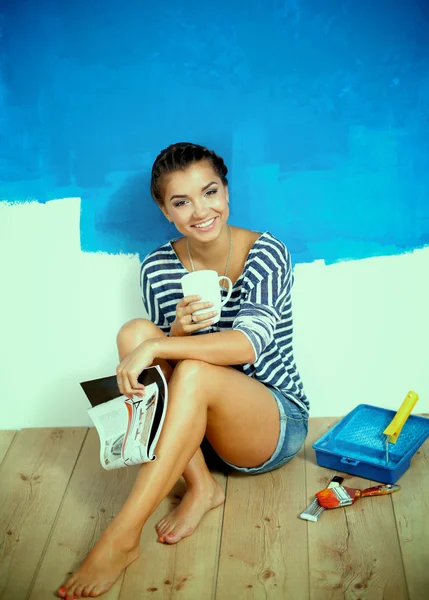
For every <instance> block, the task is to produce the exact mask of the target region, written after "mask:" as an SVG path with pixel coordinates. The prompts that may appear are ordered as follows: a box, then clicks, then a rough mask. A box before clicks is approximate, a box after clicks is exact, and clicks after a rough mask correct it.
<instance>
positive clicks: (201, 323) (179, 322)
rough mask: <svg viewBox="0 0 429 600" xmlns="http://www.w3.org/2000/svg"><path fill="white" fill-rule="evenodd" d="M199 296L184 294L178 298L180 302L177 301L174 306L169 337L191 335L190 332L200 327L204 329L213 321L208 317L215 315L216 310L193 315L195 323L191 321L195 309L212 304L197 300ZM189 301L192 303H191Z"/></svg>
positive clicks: (211, 304)
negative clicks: (174, 315)
mask: <svg viewBox="0 0 429 600" xmlns="http://www.w3.org/2000/svg"><path fill="white" fill-rule="evenodd" d="M200 298H201V296H185V297H184V298H182V299H181V300H180V302H178V304H177V306H176V318H175V320H174V322H173V324H172V326H171V329H170V336H171V337H174V336H175V337H179V336H183V335H191V333H194V332H195V331H199V330H200V329H205V328H206V327H208V326H209V325H213V321H212V319H210V318H209V317H214V316H215V315H217V312H216V311H212V312H206V313H205V314H200V315H194V321H195V323H193V322H192V321H191V314H192V313H194V312H195V311H197V310H201V309H203V308H208V307H210V306H213V302H197V300H199V299H200ZM191 302H193V303H194V304H191ZM207 319H209V320H207Z"/></svg>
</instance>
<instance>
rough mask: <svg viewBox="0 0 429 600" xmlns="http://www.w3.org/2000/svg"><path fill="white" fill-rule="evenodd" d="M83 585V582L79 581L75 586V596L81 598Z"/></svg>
mask: <svg viewBox="0 0 429 600" xmlns="http://www.w3.org/2000/svg"><path fill="white" fill-rule="evenodd" d="M84 587H85V584H84V583H81V584H79V585H77V586H76V587H75V589H74V595H75V596H76V598H81V597H82V596H83V594H82V592H83V588H84Z"/></svg>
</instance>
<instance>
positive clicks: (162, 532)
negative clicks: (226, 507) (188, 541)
mask: <svg viewBox="0 0 429 600" xmlns="http://www.w3.org/2000/svg"><path fill="white" fill-rule="evenodd" d="M224 501H225V493H224V491H223V488H222V486H221V485H220V484H219V483H218V482H217V481H216V480H215V479H214V478H213V477H211V480H208V483H207V484H205V485H201V486H190V487H189V488H188V489H187V490H186V493H185V495H184V496H183V498H182V501H181V502H180V504H179V506H178V507H177V508H175V509H174V510H172V511H171V513H170V514H169V515H167V516H166V517H164V518H163V519H161V521H160V522H159V523H158V525H157V526H156V530H157V532H158V537H159V540H160V541H161V542H166V543H168V544H176V543H177V542H179V541H180V540H181V539H182V538H184V537H187V536H188V535H191V533H193V532H194V530H195V528H196V527H197V525H198V523H199V522H200V521H201V519H202V518H203V516H204V515H205V514H206V513H207V512H208V511H209V510H211V509H212V508H216V506H220V505H221V504H222V503H223V502H224Z"/></svg>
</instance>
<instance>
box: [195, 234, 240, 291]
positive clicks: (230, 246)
mask: <svg viewBox="0 0 429 600" xmlns="http://www.w3.org/2000/svg"><path fill="white" fill-rule="evenodd" d="M227 227H228V231H229V252H228V258H227V260H226V267H225V275H224V277H226V276H227V274H228V267H229V260H230V258H231V251H232V233H231V227H230V226H229V224H228V225H227ZM186 247H187V249H188V256H189V262H190V263H191V267H192V272H194V271H195V268H194V261H193V260H192V256H191V252H190V250H189V241H188V238H186ZM220 287H221V288H222V291H223V290H225V291H227V290H228V286H227V285H225V284H221V286H220Z"/></svg>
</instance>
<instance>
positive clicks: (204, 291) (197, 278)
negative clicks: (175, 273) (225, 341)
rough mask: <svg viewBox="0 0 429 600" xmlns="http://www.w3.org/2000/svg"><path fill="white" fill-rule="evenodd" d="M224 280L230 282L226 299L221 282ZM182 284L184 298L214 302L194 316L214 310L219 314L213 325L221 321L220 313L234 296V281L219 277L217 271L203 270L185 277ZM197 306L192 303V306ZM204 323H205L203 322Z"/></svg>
mask: <svg viewBox="0 0 429 600" xmlns="http://www.w3.org/2000/svg"><path fill="white" fill-rule="evenodd" d="M222 279H227V280H228V293H227V295H226V297H225V298H223V299H222V298H221V293H220V286H219V281H221V280H222ZM180 283H181V284H182V290H183V295H184V296H195V295H197V296H201V300H198V301H197V302H213V306H209V307H207V308H203V309H201V310H196V311H195V312H194V313H193V314H194V315H198V314H204V313H210V312H212V311H213V310H215V311H216V312H217V315H215V316H214V317H213V318H212V319H211V320H213V323H217V322H218V321H219V319H220V312H221V308H222V306H224V304H226V303H227V302H228V300H229V299H230V298H231V294H232V281H231V279H230V278H229V277H226V276H225V275H222V276H221V277H219V276H218V274H217V271H212V270H210V269H203V270H202V271H193V272H192V273H187V274H186V275H184V276H183V277H182V278H181V280H180ZM192 304H195V302H191V304H190V306H191V305H192ZM201 322H203V321H201Z"/></svg>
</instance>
